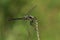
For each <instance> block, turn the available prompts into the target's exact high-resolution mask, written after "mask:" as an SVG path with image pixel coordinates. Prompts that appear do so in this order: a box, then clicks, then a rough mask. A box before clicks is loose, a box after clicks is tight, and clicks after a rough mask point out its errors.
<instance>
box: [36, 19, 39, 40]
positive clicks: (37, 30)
mask: <svg viewBox="0 0 60 40" xmlns="http://www.w3.org/2000/svg"><path fill="white" fill-rule="evenodd" d="M35 23H36V32H37V38H38V40H40V36H39V29H38V21H37V20H35Z"/></svg>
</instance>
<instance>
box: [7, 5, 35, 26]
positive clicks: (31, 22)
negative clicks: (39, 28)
mask: <svg viewBox="0 0 60 40" xmlns="http://www.w3.org/2000/svg"><path fill="white" fill-rule="evenodd" d="M34 8H36V5H35V6H34V7H32V8H31V9H30V10H29V11H28V12H27V13H26V14H25V15H24V16H23V17H21V18H9V20H8V21H12V20H29V21H30V25H33V23H34V20H36V17H34V16H32V15H30V13H31V12H32V10H33V9H34Z"/></svg>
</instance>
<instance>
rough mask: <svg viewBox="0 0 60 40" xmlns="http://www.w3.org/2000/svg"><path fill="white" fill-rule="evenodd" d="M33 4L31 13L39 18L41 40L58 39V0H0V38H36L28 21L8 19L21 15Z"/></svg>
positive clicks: (7, 39)
mask: <svg viewBox="0 0 60 40" xmlns="http://www.w3.org/2000/svg"><path fill="white" fill-rule="evenodd" d="M34 5H37V7H36V8H35V9H34V10H33V11H32V12H31V15H33V16H35V17H37V19H38V20H39V32H40V38H41V40H60V0H0V35H1V36H0V40H37V37H36V31H35V30H34V27H32V26H30V24H29V21H24V20H20V21H17V20H16V21H8V19H10V18H20V17H23V16H24V15H25V14H26V13H27V12H28V10H30V8H32V6H34Z"/></svg>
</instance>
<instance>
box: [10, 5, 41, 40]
mask: <svg viewBox="0 0 60 40" xmlns="http://www.w3.org/2000/svg"><path fill="white" fill-rule="evenodd" d="M34 8H36V5H35V6H34V7H32V8H31V9H30V10H29V11H28V12H27V13H26V15H25V16H23V17H21V18H10V19H9V21H12V20H29V21H30V25H34V24H35V26H36V28H35V30H36V32H37V38H38V40H40V37H39V30H38V20H37V18H36V17H35V16H32V15H30V13H31V12H32V10H33V9H34Z"/></svg>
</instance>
